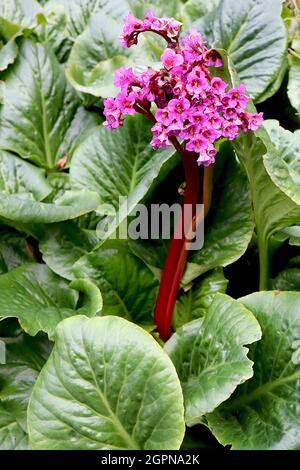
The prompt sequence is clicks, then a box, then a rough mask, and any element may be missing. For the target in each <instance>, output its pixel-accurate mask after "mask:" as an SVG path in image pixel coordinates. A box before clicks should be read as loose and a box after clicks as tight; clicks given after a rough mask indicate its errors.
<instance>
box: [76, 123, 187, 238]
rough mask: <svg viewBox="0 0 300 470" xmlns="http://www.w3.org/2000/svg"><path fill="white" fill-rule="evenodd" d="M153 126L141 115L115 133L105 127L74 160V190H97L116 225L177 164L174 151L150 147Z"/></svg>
mask: <svg viewBox="0 0 300 470" xmlns="http://www.w3.org/2000/svg"><path fill="white" fill-rule="evenodd" d="M150 127H151V124H149V123H148V121H147V120H146V119H145V118H143V117H139V116H134V117H133V118H132V119H130V118H128V119H126V122H125V123H124V126H123V127H122V128H120V129H116V130H114V132H111V131H109V130H107V129H105V128H104V127H102V128H100V129H97V130H96V131H94V132H93V133H92V134H91V135H90V136H89V137H88V138H87V139H86V140H84V142H83V143H82V144H81V145H80V146H79V147H78V148H77V149H76V151H75V153H74V156H73V158H72V163H71V168H70V182H71V185H72V187H73V188H76V189H82V188H87V189H89V190H91V191H96V192H97V193H98V194H99V196H100V198H101V202H102V203H103V204H109V205H110V207H112V209H113V210H114V209H115V210H116V211H117V213H116V216H115V219H114V220H113V221H116V225H118V224H120V223H121V222H123V220H125V219H126V217H127V216H128V215H129V214H130V213H132V211H133V210H134V209H135V207H136V205H137V204H138V203H140V202H141V201H142V200H143V199H144V198H145V196H146V195H147V194H148V193H149V192H151V191H152V190H153V189H154V188H155V187H156V186H157V184H158V183H159V182H160V181H161V179H163V178H164V177H165V176H166V174H168V172H169V171H170V170H171V169H172V168H174V167H175V165H177V164H178V156H177V155H176V154H175V153H174V150H172V148H170V149H166V150H160V151H156V150H153V149H152V148H151V146H150V145H149V138H150V136H151V131H150ZM120 197H121V198H122V199H121V201H120V203H121V204H119V198H120ZM113 221H112V222H113ZM112 225H113V224H112ZM108 235H109V232H108V234H107V236H108Z"/></svg>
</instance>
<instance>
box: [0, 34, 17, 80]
mask: <svg viewBox="0 0 300 470" xmlns="http://www.w3.org/2000/svg"><path fill="white" fill-rule="evenodd" d="M18 52H19V48H18V46H17V43H16V40H15V38H13V39H10V40H9V41H8V43H7V44H5V45H4V46H3V47H2V48H0V72H3V71H4V70H6V69H7V67H8V66H9V65H10V64H13V63H14V61H15V59H16V57H17V55H18Z"/></svg>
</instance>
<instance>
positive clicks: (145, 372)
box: [28, 317, 184, 450]
mask: <svg viewBox="0 0 300 470" xmlns="http://www.w3.org/2000/svg"><path fill="white" fill-rule="evenodd" d="M50 403H51V406H49V404H50ZM28 422H29V435H30V441H31V444H32V446H33V447H34V448H35V449H51V450H55V449H69V450H75V449H81V450H87V449H119V450H125V449H135V450H139V449H146V450H150V449H155V450H157V449H162V450H163V449H168V450H169V449H178V448H179V447H180V444H181V442H182V439H183V435H184V420H183V399H182V392H181V388H180V384H179V380H178V377H177V375H176V371H175V369H174V366H173V364H172V363H171V361H170V359H169V358H168V357H167V355H166V354H165V353H164V352H163V351H162V349H161V348H160V346H159V345H158V344H157V343H156V341H155V340H154V339H153V338H151V336H150V335H149V334H148V333H146V332H145V331H144V330H142V329H141V328H139V327H138V326H136V325H133V324H132V323H129V322H127V321H126V320H124V319H121V318H117V317H104V318H94V319H87V318H85V317H77V318H70V319H68V320H66V321H64V322H62V323H61V324H60V325H59V327H58V329H57V333H56V343H55V347H54V350H53V353H52V355H51V356H50V359H49V360H48V362H47V364H46V365H45V367H44V369H43V370H42V372H41V374H40V376H39V378H38V380H37V382H36V384H35V386H34V389H33V393H32V396H31V399H30V404H29V409H28Z"/></svg>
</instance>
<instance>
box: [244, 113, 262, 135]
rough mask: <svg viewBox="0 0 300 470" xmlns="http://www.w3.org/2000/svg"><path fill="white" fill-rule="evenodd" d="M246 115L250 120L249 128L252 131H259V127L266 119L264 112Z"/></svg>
mask: <svg viewBox="0 0 300 470" xmlns="http://www.w3.org/2000/svg"><path fill="white" fill-rule="evenodd" d="M245 117H246V120H247V121H248V129H251V131H257V129H258V128H259V127H260V126H261V125H262V123H263V120H264V118H263V113H258V114H252V113H245Z"/></svg>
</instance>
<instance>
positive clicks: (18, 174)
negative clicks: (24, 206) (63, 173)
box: [0, 150, 52, 201]
mask: <svg viewBox="0 0 300 470" xmlns="http://www.w3.org/2000/svg"><path fill="white" fill-rule="evenodd" d="M51 191H52V188H51V186H50V185H49V184H48V183H47V181H46V178H45V171H44V170H42V169H40V168H37V167H35V166H34V165H31V163H28V162H26V161H24V160H22V159H21V158H19V157H17V156H15V155H13V154H11V153H9V152H5V151H3V150H0V192H1V193H5V194H19V195H24V197H25V196H26V195H28V197H30V196H29V194H31V195H32V198H34V199H35V200H37V201H42V200H43V199H45V198H46V197H47V196H48V195H49V194H50V193H51Z"/></svg>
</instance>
